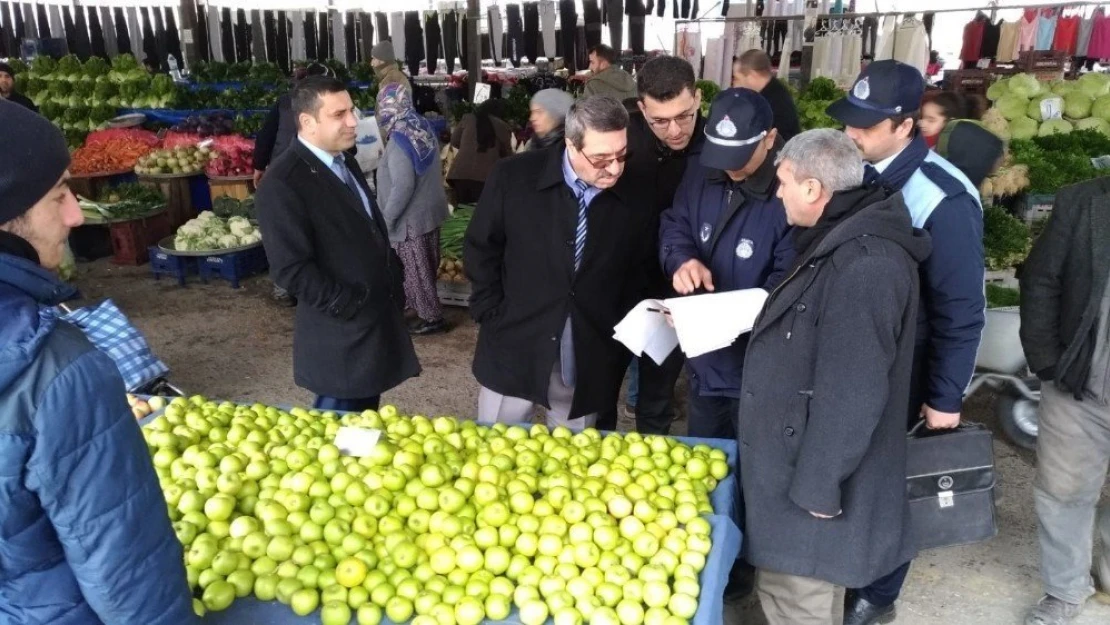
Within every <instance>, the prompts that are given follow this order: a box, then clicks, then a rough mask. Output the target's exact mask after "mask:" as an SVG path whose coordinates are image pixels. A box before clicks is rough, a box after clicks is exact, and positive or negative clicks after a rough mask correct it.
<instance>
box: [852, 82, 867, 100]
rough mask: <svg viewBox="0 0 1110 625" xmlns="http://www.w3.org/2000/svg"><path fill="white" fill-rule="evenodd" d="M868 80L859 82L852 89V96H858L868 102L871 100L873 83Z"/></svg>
mask: <svg viewBox="0 0 1110 625" xmlns="http://www.w3.org/2000/svg"><path fill="white" fill-rule="evenodd" d="M868 80H869V78H864V79H862V80H860V81H859V82H857V83H856V86H855V87H852V95H854V96H856V97H857V98H859V99H860V100H866V99H867V98H870V97H871V83H870V82H868Z"/></svg>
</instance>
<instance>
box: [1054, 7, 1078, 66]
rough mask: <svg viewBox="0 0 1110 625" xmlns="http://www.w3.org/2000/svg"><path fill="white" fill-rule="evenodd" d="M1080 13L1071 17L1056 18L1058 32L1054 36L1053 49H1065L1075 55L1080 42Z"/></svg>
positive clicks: (1069, 54)
mask: <svg viewBox="0 0 1110 625" xmlns="http://www.w3.org/2000/svg"><path fill="white" fill-rule="evenodd" d="M1080 21H1081V20H1080V19H1079V16H1078V15H1074V16H1071V17H1063V16H1061V17H1060V18H1058V19H1057V20H1056V34H1055V35H1053V37H1052V49H1053V50H1063V51H1064V52H1066V53H1067V55H1068V56H1075V50H1076V48H1077V45H1078V42H1079V22H1080Z"/></svg>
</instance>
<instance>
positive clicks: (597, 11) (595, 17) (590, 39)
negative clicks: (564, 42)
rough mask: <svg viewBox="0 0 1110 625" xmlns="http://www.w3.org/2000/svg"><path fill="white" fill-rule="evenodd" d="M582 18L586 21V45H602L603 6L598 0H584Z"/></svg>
mask: <svg viewBox="0 0 1110 625" xmlns="http://www.w3.org/2000/svg"><path fill="white" fill-rule="evenodd" d="M582 19H583V21H585V23H586V45H587V46H590V47H591V48H592V47H593V46H597V45H601V7H600V6H598V4H597V0H582ZM564 28H566V27H565V26H564Z"/></svg>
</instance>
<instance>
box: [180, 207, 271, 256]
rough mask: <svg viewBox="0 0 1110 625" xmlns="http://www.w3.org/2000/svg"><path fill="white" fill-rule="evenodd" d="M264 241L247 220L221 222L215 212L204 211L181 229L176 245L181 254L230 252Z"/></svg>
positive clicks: (235, 218) (233, 219) (234, 218)
mask: <svg viewBox="0 0 1110 625" xmlns="http://www.w3.org/2000/svg"><path fill="white" fill-rule="evenodd" d="M260 241H262V233H261V232H260V231H259V230H258V228H256V227H255V226H254V224H252V223H251V222H250V220H249V219H247V218H246V217H229V218H228V219H227V220H226V221H224V220H223V219H220V218H219V217H217V216H216V215H215V213H213V212H212V211H204V212H202V213H201V214H200V215H199V216H198V217H197V218H196V219H190V220H189V221H187V222H185V224H184V225H183V226H181V227H180V228H178V229H177V235H176V236H175V237H174V241H173V246H174V249H176V250H178V251H185V252H202V251H209V250H226V249H230V248H233V247H242V246H245V245H253V244H255V243H258V242H260Z"/></svg>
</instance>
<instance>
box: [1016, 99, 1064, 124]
mask: <svg viewBox="0 0 1110 625" xmlns="http://www.w3.org/2000/svg"><path fill="white" fill-rule="evenodd" d="M1058 97H1060V96H1058V95H1056V94H1053V93H1042V94H1041V95H1039V96H1037V97H1035V98H1033V99H1032V100H1030V101H1029V105H1028V106H1026V107H1025V115H1026V117H1029V118H1030V119H1032V120H1033V121H1038V122H1041V121H1044V116H1042V115H1041V102H1043V101H1045V100H1047V99H1049V98H1058ZM1060 108H1063V107H1060Z"/></svg>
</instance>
